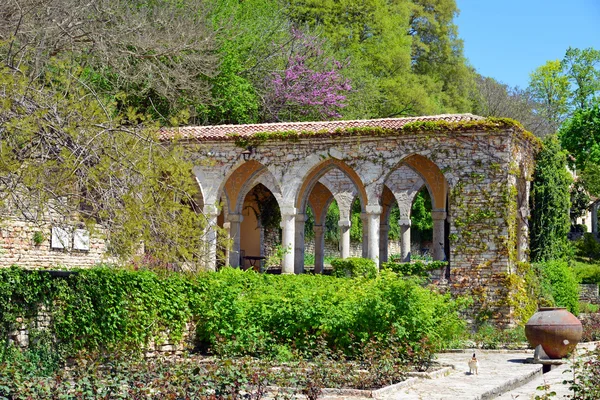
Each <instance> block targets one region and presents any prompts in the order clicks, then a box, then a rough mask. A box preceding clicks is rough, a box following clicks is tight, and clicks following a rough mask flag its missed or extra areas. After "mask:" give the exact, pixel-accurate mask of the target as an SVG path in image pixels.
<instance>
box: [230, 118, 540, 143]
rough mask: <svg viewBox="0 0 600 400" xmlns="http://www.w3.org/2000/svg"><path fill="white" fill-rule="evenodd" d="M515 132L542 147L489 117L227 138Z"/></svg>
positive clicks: (518, 128)
mask: <svg viewBox="0 0 600 400" xmlns="http://www.w3.org/2000/svg"><path fill="white" fill-rule="evenodd" d="M502 130H512V131H513V132H514V134H515V135H520V136H521V137H523V138H524V139H526V140H528V141H529V142H531V143H532V144H533V146H534V147H536V148H540V147H541V141H540V139H538V138H537V137H536V136H535V135H533V134H532V133H531V132H528V131H526V130H525V129H524V128H523V126H522V125H521V124H520V123H518V122H517V121H515V120H512V119H509V118H485V119H481V120H474V121H461V122H448V121H413V122H408V123H406V124H405V125H403V126H402V127H400V128H397V129H390V128H381V127H376V126H375V127H354V128H338V129H335V130H327V129H321V130H318V131H306V130H286V131H276V132H257V133H254V134H252V135H251V136H246V135H241V134H239V133H235V132H234V133H230V134H229V135H227V137H228V138H229V139H231V140H234V141H235V144H236V146H238V147H242V148H246V147H248V146H259V145H262V144H264V143H265V142H267V141H269V140H279V141H289V142H297V141H299V140H300V139H301V138H314V137H319V138H326V137H340V136H351V137H352V136H394V135H398V134H405V135H408V134H415V133H437V134H439V133H446V134H452V133H463V132H474V131H478V132H480V131H483V132H499V131H502Z"/></svg>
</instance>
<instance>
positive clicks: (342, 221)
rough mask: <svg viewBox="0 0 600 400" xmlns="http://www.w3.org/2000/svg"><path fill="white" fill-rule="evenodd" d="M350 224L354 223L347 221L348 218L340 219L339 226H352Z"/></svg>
mask: <svg viewBox="0 0 600 400" xmlns="http://www.w3.org/2000/svg"><path fill="white" fill-rule="evenodd" d="M350 225H352V223H351V222H350V221H347V220H339V221H338V226H339V227H340V228H350Z"/></svg>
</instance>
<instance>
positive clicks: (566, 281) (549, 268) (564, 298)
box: [534, 260, 579, 315]
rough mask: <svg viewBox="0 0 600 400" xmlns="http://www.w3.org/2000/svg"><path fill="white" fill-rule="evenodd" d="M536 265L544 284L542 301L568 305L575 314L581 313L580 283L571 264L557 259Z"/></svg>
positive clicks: (560, 305)
mask: <svg viewBox="0 0 600 400" xmlns="http://www.w3.org/2000/svg"><path fill="white" fill-rule="evenodd" d="M534 265H535V268H536V269H537V271H538V275H539V276H540V284H541V286H542V296H543V297H544V299H541V300H542V301H541V303H545V302H546V303H550V304H552V305H556V306H558V307H566V308H567V309H568V310H569V311H570V312H572V313H573V314H575V315H577V314H579V283H578V281H577V277H576V276H575V273H574V271H573V269H572V268H571V267H569V264H568V263H567V262H566V261H558V260H555V261H547V262H544V263H538V264H534Z"/></svg>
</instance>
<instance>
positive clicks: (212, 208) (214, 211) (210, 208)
mask: <svg viewBox="0 0 600 400" xmlns="http://www.w3.org/2000/svg"><path fill="white" fill-rule="evenodd" d="M220 212H221V210H220V209H219V207H218V206H217V205H216V204H205V205H204V214H205V215H219V213H220Z"/></svg>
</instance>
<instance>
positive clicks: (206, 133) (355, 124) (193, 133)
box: [159, 114, 484, 141]
mask: <svg viewBox="0 0 600 400" xmlns="http://www.w3.org/2000/svg"><path fill="white" fill-rule="evenodd" d="M481 119H484V118H483V117H480V116H477V115H473V114H443V115H431V116H423V117H409V118H384V119H368V120H354V121H318V122H278V123H272V124H249V125H212V126H184V127H180V128H163V129H161V131H160V136H159V138H160V140H171V139H173V138H175V137H177V138H179V139H184V140H185V139H196V140H201V141H209V140H210V141H212V140H232V135H238V136H242V137H249V136H252V135H254V134H256V133H259V132H288V131H298V132H321V131H324V132H335V131H336V130H337V129H347V128H365V127H379V128H384V129H400V128H402V127H403V126H404V125H406V124H407V123H409V122H415V121H446V122H468V121H475V120H481Z"/></svg>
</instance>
